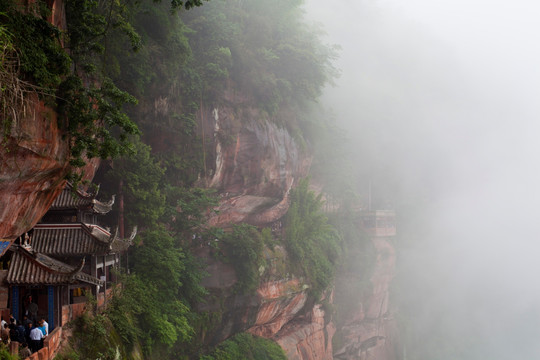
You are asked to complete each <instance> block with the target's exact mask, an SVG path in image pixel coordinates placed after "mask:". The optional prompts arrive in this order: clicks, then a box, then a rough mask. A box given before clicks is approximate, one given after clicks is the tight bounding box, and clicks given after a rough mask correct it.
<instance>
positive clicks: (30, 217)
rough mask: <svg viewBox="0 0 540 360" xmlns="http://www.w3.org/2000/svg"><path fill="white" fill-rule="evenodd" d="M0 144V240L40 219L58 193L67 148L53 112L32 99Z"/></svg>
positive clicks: (18, 232) (61, 186)
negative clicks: (29, 107)
mask: <svg viewBox="0 0 540 360" xmlns="http://www.w3.org/2000/svg"><path fill="white" fill-rule="evenodd" d="M35 104H36V106H35V109H33V111H29V113H28V114H27V115H26V116H24V117H21V118H20V119H19V121H18V122H16V123H13V124H12V127H11V131H10V134H9V135H8V137H7V138H6V140H5V142H4V143H3V145H2V146H0V199H2V206H1V207H0V239H7V240H13V239H15V238H16V237H18V236H20V235H21V234H22V233H24V232H25V231H28V230H30V229H31V228H32V226H34V224H35V223H36V222H37V221H38V220H39V219H41V217H42V216H43V214H45V212H46V211H47V210H48V208H49V207H50V206H51V204H52V202H53V200H54V199H55V198H56V196H57V195H58V194H59V193H60V191H61V190H62V188H63V185H64V177H65V175H66V173H67V169H68V168H67V166H68V153H69V149H68V146H67V143H66V140H65V139H64V138H63V137H62V134H61V132H60V130H59V129H58V126H57V121H56V114H55V113H54V112H53V111H52V110H50V109H48V108H46V107H45V106H43V104H38V103H37V101H36V102H35Z"/></svg>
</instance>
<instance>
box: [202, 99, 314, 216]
mask: <svg viewBox="0 0 540 360" xmlns="http://www.w3.org/2000/svg"><path fill="white" fill-rule="evenodd" d="M207 118H208V119H209V120H207V122H209V121H211V122H212V124H211V125H212V127H211V126H209V125H208V124H207V126H206V129H207V133H208V132H209V130H211V131H212V132H211V133H212V134H213V135H212V137H211V139H212V141H213V146H214V160H215V163H214V164H213V169H212V175H211V176H209V178H208V180H207V182H208V185H209V186H211V187H214V188H216V189H218V190H219V191H220V194H221V195H222V200H221V202H220V205H219V207H218V208H217V209H216V210H218V213H216V214H215V215H214V216H213V217H211V218H210V221H209V224H210V225H212V226H227V225H229V224H235V223H239V222H247V223H250V224H253V225H265V224H270V223H272V222H274V221H276V220H277V219H279V218H281V217H282V216H283V215H284V214H285V213H286V212H287V210H288V194H289V191H290V189H291V188H292V187H293V186H294V185H295V184H296V182H297V181H298V179H300V178H302V177H304V176H306V174H307V172H308V170H309V166H310V164H311V157H310V156H308V155H307V154H306V153H304V152H302V151H301V150H300V147H299V146H298V144H297V143H296V141H295V140H294V138H293V137H292V136H291V135H290V134H289V133H288V131H287V130H286V129H285V128H280V127H278V126H277V125H276V124H275V123H273V122H271V121H269V120H268V119H267V118H266V117H265V116H263V115H262V114H261V113H260V112H259V111H257V110H256V109H251V108H244V109H243V110H238V109H236V110H235V108H233V107H232V106H229V107H227V106H224V107H222V108H215V109H213V110H212V112H211V114H208V116H207Z"/></svg>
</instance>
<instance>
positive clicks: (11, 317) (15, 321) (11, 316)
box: [9, 314, 17, 325]
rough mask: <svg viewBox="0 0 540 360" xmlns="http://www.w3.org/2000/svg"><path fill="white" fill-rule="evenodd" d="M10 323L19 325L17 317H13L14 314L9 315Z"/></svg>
mask: <svg viewBox="0 0 540 360" xmlns="http://www.w3.org/2000/svg"><path fill="white" fill-rule="evenodd" d="M9 322H10V323H11V324H14V325H17V320H15V317H14V316H13V314H9Z"/></svg>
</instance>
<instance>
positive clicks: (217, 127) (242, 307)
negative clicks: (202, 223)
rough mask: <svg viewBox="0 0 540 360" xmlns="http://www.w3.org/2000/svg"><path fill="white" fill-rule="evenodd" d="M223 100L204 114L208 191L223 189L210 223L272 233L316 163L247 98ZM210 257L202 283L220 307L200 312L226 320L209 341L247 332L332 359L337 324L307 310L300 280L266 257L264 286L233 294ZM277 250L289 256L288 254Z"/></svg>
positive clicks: (305, 356)
mask: <svg viewBox="0 0 540 360" xmlns="http://www.w3.org/2000/svg"><path fill="white" fill-rule="evenodd" d="M226 98H227V100H229V104H228V105H225V106H221V107H219V108H215V109H212V111H206V113H205V115H204V119H205V126H204V133H205V137H206V141H207V143H208V142H210V143H211V146H212V147H213V156H212V157H211V159H212V161H213V163H212V164H208V165H209V166H208V167H209V168H211V170H210V171H209V174H207V175H208V176H207V178H206V180H205V182H206V184H205V185H207V186H211V187H214V188H216V189H218V191H219V192H220V195H221V201H220V204H219V206H218V208H217V210H218V212H217V213H215V214H213V215H212V216H211V218H210V220H209V225H211V226H220V227H227V226H230V225H232V224H237V223H240V222H247V223H250V224H253V225H258V226H268V227H270V226H271V225H272V224H274V225H275V224H276V223H279V219H280V218H281V217H282V216H283V215H285V213H286V212H287V210H288V208H289V201H288V194H289V191H290V189H291V188H292V187H294V186H295V185H296V182H297V181H298V179H300V178H303V177H305V176H306V175H307V173H308V170H309V167H310V164H311V157H310V156H309V155H308V154H307V153H306V152H304V151H302V150H301V149H300V146H299V145H298V144H297V143H296V141H295V139H294V138H293V137H292V136H291V135H290V134H289V133H288V132H287V130H286V129H284V128H281V127H278V126H277V125H275V123H274V122H271V121H269V119H268V118H267V117H266V116H265V115H263V114H262V113H261V112H259V111H258V110H256V109H254V108H251V107H249V106H248V105H246V104H245V103H243V102H244V101H245V99H242V98H238V97H236V98H234V97H227V96H226ZM211 251H212V250H211V249H210V248H209V247H203V248H200V249H199V250H198V255H199V256H201V257H203V258H204V259H205V261H206V262H207V271H208V272H209V274H210V276H209V277H208V278H206V279H205V280H203V282H204V285H205V287H206V288H207V289H209V290H210V293H211V294H212V295H213V296H214V297H215V298H219V299H220V302H221V304H219V302H218V301H215V302H209V303H207V304H205V305H203V307H202V308H201V310H207V311H223V316H222V319H221V325H220V326H219V327H218V328H219V329H218V330H217V332H216V333H215V334H213V335H211V338H210V339H205V341H206V342H207V343H210V344H216V343H218V342H220V341H223V340H225V339H226V338H228V337H230V336H232V335H234V334H236V333H238V332H241V331H247V332H250V333H252V334H254V335H258V336H262V337H265V338H269V339H273V340H275V341H276V342H278V343H279V344H280V345H281V346H282V347H283V349H284V350H285V351H286V353H287V354H288V356H289V358H290V359H298V360H311V359H332V336H333V334H334V332H335V330H334V327H333V324H332V323H331V322H328V317H326V318H325V311H324V310H323V308H322V306H321V305H320V304H316V305H313V304H310V305H307V304H306V303H307V301H308V295H307V291H306V290H307V289H306V287H305V286H304V284H303V283H302V281H301V279H297V278H290V277H288V276H286V275H285V274H279V271H277V270H276V268H277V267H279V265H276V262H275V261H274V260H275V259H272V258H271V256H269V257H267V263H268V264H269V268H268V269H265V275H264V277H265V278H266V280H264V281H263V282H262V283H261V284H260V285H259V288H258V289H257V291H256V294H255V295H238V294H234V293H233V291H232V288H233V286H234V284H235V283H236V276H235V274H234V270H233V268H232V266H230V265H229V264H224V263H221V262H220V261H218V260H216V259H215V258H214V257H212V256H211V255H210V252H211ZM274 251H275V252H276V251H277V252H280V253H282V255H283V256H284V257H286V254H285V251H284V250H283V249H277V250H276V249H274ZM266 253H267V254H270V253H272V251H270V250H268V251H266ZM282 260H283V259H282Z"/></svg>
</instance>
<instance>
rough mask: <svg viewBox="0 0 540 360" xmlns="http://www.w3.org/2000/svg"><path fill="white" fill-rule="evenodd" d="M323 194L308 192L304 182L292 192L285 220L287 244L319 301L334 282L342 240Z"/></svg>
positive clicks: (298, 267) (294, 261)
mask: <svg viewBox="0 0 540 360" xmlns="http://www.w3.org/2000/svg"><path fill="white" fill-rule="evenodd" d="M322 205H323V203H322V201H321V195H318V196H317V195H316V194H315V193H314V192H313V191H310V190H309V189H308V180H307V179H303V180H302V181H300V183H299V184H298V186H297V187H296V188H295V189H294V190H293V191H291V206H290V208H289V211H288V212H287V215H286V217H285V245H286V247H287V251H288V253H289V254H290V256H291V260H292V264H295V265H296V267H297V268H296V269H295V270H296V271H297V272H300V273H301V274H304V275H305V276H306V278H307V281H308V283H309V285H310V287H311V293H312V295H314V297H315V298H318V297H319V296H320V295H321V293H322V292H323V291H324V290H325V289H326V288H327V287H328V286H329V285H330V282H331V281H332V280H333V276H334V270H335V267H336V262H337V260H338V258H339V254H340V250H341V247H340V246H341V238H340V236H339V233H338V232H337V230H336V228H334V227H333V226H332V225H331V224H329V223H328V219H327V218H326V216H325V214H324V213H323V211H322V210H321V207H322Z"/></svg>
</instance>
